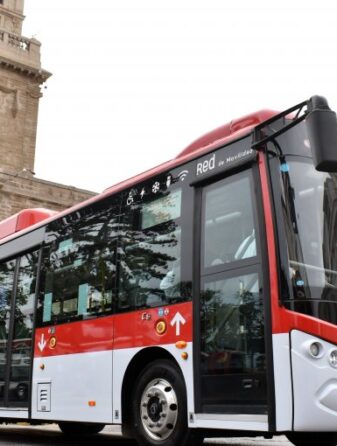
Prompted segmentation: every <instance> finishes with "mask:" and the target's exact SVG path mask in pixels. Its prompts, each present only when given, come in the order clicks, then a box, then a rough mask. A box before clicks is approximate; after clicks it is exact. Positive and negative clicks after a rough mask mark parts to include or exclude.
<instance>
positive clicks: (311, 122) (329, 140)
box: [305, 96, 337, 172]
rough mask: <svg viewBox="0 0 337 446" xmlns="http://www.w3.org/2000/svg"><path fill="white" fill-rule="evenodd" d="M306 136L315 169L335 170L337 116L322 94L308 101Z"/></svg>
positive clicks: (336, 158)
mask: <svg viewBox="0 0 337 446" xmlns="http://www.w3.org/2000/svg"><path fill="white" fill-rule="evenodd" d="M305 121H306V126H307V132H308V138H309V142H310V147H311V152H312V157H313V161H314V164H315V167H316V170H319V171H321V172H337V118H336V113H335V112H334V111H332V110H330V108H329V105H328V102H327V100H326V99H325V98H323V97H322V96H313V97H312V98H311V99H309V101H308V114H307V116H306V118H305Z"/></svg>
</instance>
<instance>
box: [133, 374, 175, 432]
mask: <svg viewBox="0 0 337 446" xmlns="http://www.w3.org/2000/svg"><path fill="white" fill-rule="evenodd" d="M140 418H141V421H142V425H143V428H144V430H145V431H146V433H147V434H148V435H149V437H150V438H152V439H153V440H166V439H167V438H168V437H169V436H170V435H171V434H172V433H173V431H174V428H175V425H176V423H177V419H178V399H177V395H176V392H175V391H174V388H173V387H172V385H171V384H170V383H169V382H168V381H166V380H165V379H155V380H153V381H151V382H150V383H149V384H148V385H147V386H146V388H145V390H144V392H143V393H142V397H141V401H140Z"/></svg>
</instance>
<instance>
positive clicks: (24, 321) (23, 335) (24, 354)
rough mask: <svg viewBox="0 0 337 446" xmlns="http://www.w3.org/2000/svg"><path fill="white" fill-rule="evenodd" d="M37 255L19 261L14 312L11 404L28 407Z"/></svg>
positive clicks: (9, 395)
mask: <svg viewBox="0 0 337 446" xmlns="http://www.w3.org/2000/svg"><path fill="white" fill-rule="evenodd" d="M37 264H38V252H33V253H29V254H26V255H24V256H22V257H21V259H20V267H19V274H18V282H17V291H16V302H15V311H14V336H13V343H12V357H11V362H10V365H11V366H10V382H9V390H8V401H9V402H10V403H14V402H17V403H19V404H20V405H21V406H25V405H27V404H28V397H29V381H30V368H31V357H32V336H33V322H34V321H33V317H34V302H35V286H36V268H37Z"/></svg>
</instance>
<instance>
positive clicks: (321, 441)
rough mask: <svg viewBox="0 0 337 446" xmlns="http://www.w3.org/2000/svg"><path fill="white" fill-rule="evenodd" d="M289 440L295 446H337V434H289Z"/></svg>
mask: <svg viewBox="0 0 337 446" xmlns="http://www.w3.org/2000/svg"><path fill="white" fill-rule="evenodd" d="M287 438H288V440H289V441H290V442H291V443H292V444H293V445H295V446H321V445H322V446H336V445H337V433H335V432H289V433H288V434H287Z"/></svg>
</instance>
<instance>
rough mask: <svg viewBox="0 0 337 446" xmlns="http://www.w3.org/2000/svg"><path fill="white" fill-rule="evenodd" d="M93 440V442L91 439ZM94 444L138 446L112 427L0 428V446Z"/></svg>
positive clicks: (270, 443)
mask: <svg viewBox="0 0 337 446" xmlns="http://www.w3.org/2000/svg"><path fill="white" fill-rule="evenodd" d="M89 438H90V439H89ZM84 444H91V445H95V446H100V445H102V446H107V445H110V446H136V443H135V442H134V441H130V440H124V439H122V438H121V437H120V436H118V435H116V431H115V430H114V428H113V427H111V426H109V427H106V428H105V429H104V430H103V431H102V433H100V434H98V435H95V436H92V437H87V438H71V439H70V438H67V437H66V436H64V435H63V434H62V433H61V432H60V430H59V429H58V427H57V426H56V425H46V426H37V427H32V426H27V425H1V426H0V445H20V446H34V445H39V446H42V445H48V446H49V445H50V446H54V445H55V446H56V445H57V446H75V445H78V446H79V445H84ZM204 444H205V446H212V445H214V446H215V445H226V446H291V443H289V442H288V441H287V439H286V438H285V437H275V438H274V439H272V440H264V439H263V438H253V439H250V438H226V439H225V438H212V439H206V440H205V442H204Z"/></svg>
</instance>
